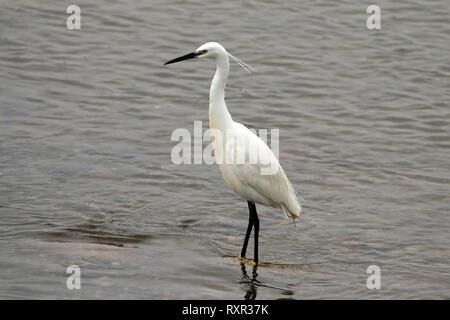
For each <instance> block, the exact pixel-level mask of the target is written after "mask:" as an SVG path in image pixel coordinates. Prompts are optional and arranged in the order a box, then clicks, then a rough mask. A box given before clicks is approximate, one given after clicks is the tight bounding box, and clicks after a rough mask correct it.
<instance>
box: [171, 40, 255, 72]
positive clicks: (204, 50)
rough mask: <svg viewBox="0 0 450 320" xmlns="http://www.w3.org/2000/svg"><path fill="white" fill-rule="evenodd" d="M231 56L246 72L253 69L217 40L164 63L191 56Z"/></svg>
mask: <svg viewBox="0 0 450 320" xmlns="http://www.w3.org/2000/svg"><path fill="white" fill-rule="evenodd" d="M220 56H222V57H231V58H232V59H233V60H234V61H236V62H237V63H238V64H240V65H241V67H242V68H244V69H245V70H246V71H247V72H250V70H255V69H253V68H252V67H250V66H249V65H248V64H246V63H245V62H243V61H242V60H240V59H238V58H236V57H234V56H233V55H231V54H230V53H228V52H227V50H225V48H224V47H222V45H221V44H220V43H217V42H207V43H205V44H203V45H201V46H200V47H198V48H197V50H195V51H194V52H191V53H188V54H185V55H184V56H181V57H178V58H175V59H172V60H170V61H167V62H166V63H164V64H165V65H166V64H171V63H175V62H180V61H184V60H188V59H193V58H203V57H209V58H213V59H216V58H217V57H220Z"/></svg>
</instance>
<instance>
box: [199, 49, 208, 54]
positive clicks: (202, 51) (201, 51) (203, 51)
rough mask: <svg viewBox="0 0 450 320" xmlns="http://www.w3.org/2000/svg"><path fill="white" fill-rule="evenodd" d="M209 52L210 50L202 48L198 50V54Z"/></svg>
mask: <svg viewBox="0 0 450 320" xmlns="http://www.w3.org/2000/svg"><path fill="white" fill-rule="evenodd" d="M207 52H208V50H200V51H199V52H198V54H205V53H207Z"/></svg>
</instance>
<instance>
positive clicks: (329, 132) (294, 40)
mask: <svg viewBox="0 0 450 320" xmlns="http://www.w3.org/2000/svg"><path fill="white" fill-rule="evenodd" d="M92 3H95V4H92ZM70 4H72V2H69V1H56V0H54V1H24V0H19V1H17V0H2V1H1V3H0V72H1V78H2V79H1V81H0V298H3V299H22V298H25V299H36V298H44V299H52V298H53V299H54V298H56V299H60V298H85V299H94V298H102V299H110V298H117V299H131V298H137V299H244V298H245V297H247V298H249V297H254V296H255V295H256V299H308V298H313V299H325V298H331V299H339V298H362V299H388V298H389V299H390V298H392V299H400V298H437V299H443V298H446V299H448V298H450V281H449V276H450V268H449V262H450V259H449V256H450V237H449V226H450V218H449V209H450V191H449V184H450V161H449V158H450V135H449V133H450V106H449V101H450V88H449V79H450V78H449V76H450V56H449V52H450V24H449V12H450V2H448V1H447V0H435V1H418V0H412V1H395V2H394V1H377V2H376V3H362V2H360V1H325V0H323V1H286V0H283V1H273V0H270V1H246V2H245V4H243V2H242V3H240V2H234V1H226V2H225V1H224V2H219V1H165V0H164V1H155V0H151V1H148V0H145V1H144V0H142V1H125V0H121V1H107V0H103V1H95V2H93V1H78V2H77V4H78V5H79V6H80V7H81V29H80V30H68V29H67V28H66V18H67V17H68V14H66V8H67V6H68V5H70ZM369 4H377V5H379V6H380V7H381V29H380V30H368V29H367V28H366V19H367V17H368V15H367V13H366V9H367V6H368V5H369ZM207 41H218V42H220V43H221V44H222V45H224V46H225V47H226V48H227V49H228V50H229V51H230V52H231V53H232V54H234V55H235V56H237V57H239V58H241V59H243V60H244V61H246V62H247V63H248V64H250V65H251V66H253V67H254V68H255V69H257V72H254V73H251V74H248V73H246V72H245V71H244V70H243V69H242V68H240V67H239V66H238V65H237V64H235V63H232V65H231V75H230V78H229V81H228V87H227V103H228V107H229V110H230V112H231V114H232V115H233V118H234V120H236V121H239V122H242V123H245V124H248V125H250V126H254V127H256V128H267V129H271V128H279V130H280V152H281V154H280V162H281V165H282V166H283V168H284V170H285V172H286V173H287V175H288V177H289V179H290V180H291V182H292V184H293V185H294V187H295V189H296V190H297V192H298V193H299V194H300V195H301V197H302V200H301V203H302V206H303V207H304V211H305V213H304V215H302V216H301V217H300V219H298V220H297V225H296V227H294V226H293V225H292V224H290V223H289V221H288V220H286V219H285V218H283V214H282V212H281V211H280V210H276V209H271V208H266V207H262V206H257V209H258V212H259V216H260V221H261V235H260V260H261V262H262V263H261V265H260V266H259V267H258V269H257V270H256V271H257V277H256V280H257V281H252V266H251V265H250V264H246V265H244V268H245V272H246V273H247V276H246V275H245V273H243V271H242V270H241V268H242V267H241V264H240V262H239V261H238V259H237V258H236V256H237V255H238V254H239V253H240V248H241V246H242V242H243V237H244V234H245V230H246V227H247V225H246V224H247V221H248V210H247V204H246V202H245V201H244V200H242V199H240V198H239V197H238V196H237V195H235V194H234V193H233V192H232V191H231V190H230V189H229V188H228V187H227V186H226V184H225V182H224V181H223V179H222V177H221V174H220V172H219V170H218V168H217V166H215V165H206V164H200V165H175V164H173V163H172V161H171V157H170V155H171V150H172V148H173V147H174V146H175V145H176V142H172V141H171V134H172V132H173V131H174V130H175V129H177V128H186V129H187V130H189V131H190V132H193V125H194V121H196V120H197V121H198V120H202V121H203V129H206V128H207V127H208V126H209V123H208V98H209V91H208V90H209V84H210V81H211V78H212V75H213V72H214V64H213V62H212V61H209V60H206V59H205V60H197V61H189V62H185V63H179V64H174V65H170V66H163V65H162V63H163V62H165V61H167V60H169V59H172V58H174V57H177V56H179V55H182V54H185V53H188V52H191V51H192V50H194V49H196V48H197V47H198V46H199V45H201V44H202V43H204V42H207ZM205 144H206V143H205ZM252 245H253V242H252V241H251V242H250V247H249V253H252V251H253V249H252ZM69 265H78V266H79V267H80V269H81V289H80V290H76V289H75V290H68V289H67V288H66V279H67V277H68V276H69V275H68V274H66V268H67V267H68V266H69ZM369 265H377V266H379V267H380V270H381V289H379V290H369V289H368V288H367V287H366V280H367V277H368V276H369V274H367V273H366V269H367V267H368V266H369ZM258 281H259V282H258Z"/></svg>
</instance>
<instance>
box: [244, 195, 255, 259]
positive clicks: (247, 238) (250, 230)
mask: <svg viewBox="0 0 450 320" xmlns="http://www.w3.org/2000/svg"><path fill="white" fill-rule="evenodd" d="M247 202H248V210H249V218H248V227H247V233H246V234H245V240H244V245H243V246H242V251H241V257H242V258H244V257H245V254H246V252H247V245H248V240H249V239H250V233H251V232H252V228H253V223H254V220H253V215H252V209H251V206H252V202H250V201H247ZM253 206H254V205H253Z"/></svg>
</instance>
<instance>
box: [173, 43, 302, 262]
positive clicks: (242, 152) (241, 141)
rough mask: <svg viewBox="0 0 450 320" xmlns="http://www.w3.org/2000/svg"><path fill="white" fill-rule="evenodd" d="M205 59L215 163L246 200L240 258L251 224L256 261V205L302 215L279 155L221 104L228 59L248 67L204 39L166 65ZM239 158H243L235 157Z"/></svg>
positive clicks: (290, 216) (247, 67)
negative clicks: (211, 70)
mask: <svg viewBox="0 0 450 320" xmlns="http://www.w3.org/2000/svg"><path fill="white" fill-rule="evenodd" d="M203 57H205V58H206V57H208V58H212V59H214V60H215V62H216V66H217V68H216V73H215V75H214V78H213V80H212V83H211V89H210V94H209V123H210V127H211V132H212V133H211V135H212V140H213V147H214V152H215V158H216V162H217V163H218V165H219V169H220V171H221V173H222V176H223V178H224V179H225V182H226V183H227V184H228V186H229V187H230V188H231V189H232V190H233V191H234V192H236V193H237V194H238V195H240V196H241V197H242V198H244V199H245V200H247V203H248V208H249V222H248V227H247V233H246V235H245V240H244V244H243V247H242V251H241V257H242V258H244V257H245V255H246V251H247V245H248V241H249V238H250V234H251V231H252V228H253V227H254V228H255V233H254V237H255V239H254V241H255V242H254V261H255V263H256V264H257V263H258V236H259V219H258V213H257V212H256V206H255V203H258V204H262V205H265V206H270V207H274V208H280V209H282V210H283V212H284V213H285V215H286V216H287V217H288V218H292V219H293V221H294V222H295V219H296V218H298V217H299V216H300V213H301V212H302V208H301V206H300V204H299V202H298V200H297V197H296V194H295V191H294V188H293V187H292V185H291V183H290V182H289V180H288V178H287V177H286V174H285V173H284V171H283V169H282V168H281V166H280V164H279V162H278V160H277V157H276V156H275V155H274V154H273V152H272V151H271V150H270V149H269V147H268V146H267V144H266V143H265V142H264V141H263V140H262V139H260V138H259V137H258V136H257V135H256V134H254V133H253V132H252V131H251V130H249V129H248V128H247V127H245V126H244V125H242V124H240V123H237V122H235V121H233V119H232V118H231V115H230V113H229V112H228V109H227V106H226V104H225V85H226V82H227V79H228V74H229V71H230V64H229V57H231V58H232V59H233V60H235V61H236V62H237V63H239V64H240V65H241V66H242V67H243V68H244V69H245V70H247V71H249V69H252V68H251V67H250V66H249V65H247V64H246V63H244V62H243V61H241V60H239V59H238V58H236V57H234V56H232V55H231V54H229V53H228V52H227V51H226V50H225V48H224V47H222V46H221V45H220V44H219V43H217V42H208V43H205V44H204V45H202V46H200V47H199V48H198V49H197V50H195V51H194V52H191V53H188V54H186V55H184V56H181V57H178V58H176V59H173V60H170V61H168V62H166V63H164V64H165V65H166V64H171V63H175V62H179V61H183V60H188V59H192V58H203ZM255 155H256V157H255ZM255 158H256V159H255ZM230 159H231V161H230ZM239 159H241V160H242V159H245V160H244V161H239ZM252 160H253V161H252ZM268 165H269V167H270V168H269V169H274V170H269V171H267V170H266V171H264V170H265V169H268Z"/></svg>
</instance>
